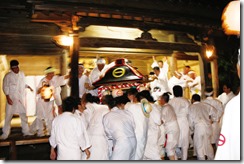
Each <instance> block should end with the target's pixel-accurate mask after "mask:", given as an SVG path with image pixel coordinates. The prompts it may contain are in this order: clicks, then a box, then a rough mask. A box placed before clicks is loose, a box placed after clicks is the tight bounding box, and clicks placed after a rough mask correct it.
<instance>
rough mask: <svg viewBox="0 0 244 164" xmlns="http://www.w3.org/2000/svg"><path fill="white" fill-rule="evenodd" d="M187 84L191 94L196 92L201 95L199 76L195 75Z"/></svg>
mask: <svg viewBox="0 0 244 164" xmlns="http://www.w3.org/2000/svg"><path fill="white" fill-rule="evenodd" d="M188 86H189V87H190V91H191V95H194V94H198V95H200V96H201V95H202V93H201V88H202V87H201V77H200V76H197V77H196V78H195V79H194V80H193V82H188Z"/></svg>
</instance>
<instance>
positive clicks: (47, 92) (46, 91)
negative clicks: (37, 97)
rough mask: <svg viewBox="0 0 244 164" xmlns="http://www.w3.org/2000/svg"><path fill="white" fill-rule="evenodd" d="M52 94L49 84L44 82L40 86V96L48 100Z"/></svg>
mask: <svg viewBox="0 0 244 164" xmlns="http://www.w3.org/2000/svg"><path fill="white" fill-rule="evenodd" d="M52 96H53V89H52V87H50V86H49V84H44V85H43V86H42V88H41V98H42V99H43V100H44V101H45V102H48V101H50V98H51V97H52Z"/></svg>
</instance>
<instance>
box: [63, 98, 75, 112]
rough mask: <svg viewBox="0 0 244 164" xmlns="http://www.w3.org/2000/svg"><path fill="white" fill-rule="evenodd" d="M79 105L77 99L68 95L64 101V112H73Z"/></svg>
mask: <svg viewBox="0 0 244 164" xmlns="http://www.w3.org/2000/svg"><path fill="white" fill-rule="evenodd" d="M77 106H78V103H77V100H76V99H75V98H74V97H71V96H69V97H67V98H65V99H64V100H63V102H62V108H63V111H64V112H72V111H73V110H74V109H75V108H76V107H77Z"/></svg>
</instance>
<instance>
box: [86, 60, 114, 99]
mask: <svg viewBox="0 0 244 164" xmlns="http://www.w3.org/2000/svg"><path fill="white" fill-rule="evenodd" d="M96 64H97V66H96V67H95V68H94V69H93V70H92V71H91V73H90V76H89V78H90V82H91V84H93V83H94V82H96V81H97V80H99V79H100V78H101V77H102V76H103V73H104V72H106V70H107V69H108V68H109V67H108V65H106V61H105V60H104V59H102V58H99V59H97V61H96ZM89 93H91V94H92V95H93V96H98V90H97V89H94V88H93V90H90V91H89Z"/></svg>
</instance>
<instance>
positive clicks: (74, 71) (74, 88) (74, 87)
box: [70, 34, 79, 98]
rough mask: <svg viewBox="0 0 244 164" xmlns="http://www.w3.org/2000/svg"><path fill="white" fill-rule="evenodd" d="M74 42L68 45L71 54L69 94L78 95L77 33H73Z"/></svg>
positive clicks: (76, 96)
mask: <svg viewBox="0 0 244 164" xmlns="http://www.w3.org/2000/svg"><path fill="white" fill-rule="evenodd" d="M73 40H74V43H73V45H72V46H71V47H70V54H71V55H70V56H71V65H70V67H71V71H70V86H71V94H70V95H71V96H73V97H75V98H78V97H79V83H78V60H79V35H78V34H73Z"/></svg>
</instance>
